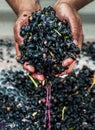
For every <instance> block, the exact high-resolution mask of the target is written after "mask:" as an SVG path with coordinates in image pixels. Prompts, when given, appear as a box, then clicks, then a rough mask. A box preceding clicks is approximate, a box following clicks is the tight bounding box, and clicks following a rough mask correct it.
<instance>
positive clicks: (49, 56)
mask: <svg viewBox="0 0 95 130" xmlns="http://www.w3.org/2000/svg"><path fill="white" fill-rule="evenodd" d="M20 35H21V36H22V37H23V38H24V44H23V45H20V46H19V49H20V52H21V57H20V58H19V59H18V62H20V63H22V64H24V63H25V62H26V61H27V62H28V63H29V65H31V66H34V67H35V72H39V73H43V74H44V75H45V77H48V78H50V77H52V76H54V75H55V74H58V73H59V74H60V73H61V72H63V71H65V70H66V69H68V67H63V66H62V61H63V60H65V59H66V58H69V57H71V58H73V59H76V57H77V55H79V53H80V49H79V48H78V47H77V46H76V45H75V44H74V43H73V37H72V34H71V29H70V25H69V23H68V22H67V21H66V20H62V21H61V20H60V19H59V18H58V17H56V12H55V11H54V9H53V8H52V7H50V6H49V7H47V8H44V9H43V10H41V11H38V12H33V13H32V14H31V16H30V17H29V18H28V25H26V26H22V27H21V32H20Z"/></svg>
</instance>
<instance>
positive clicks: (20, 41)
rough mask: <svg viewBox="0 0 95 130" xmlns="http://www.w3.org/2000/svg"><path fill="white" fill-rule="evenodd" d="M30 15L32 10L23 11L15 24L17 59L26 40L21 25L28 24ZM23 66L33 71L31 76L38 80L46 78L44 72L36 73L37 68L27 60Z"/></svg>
mask: <svg viewBox="0 0 95 130" xmlns="http://www.w3.org/2000/svg"><path fill="white" fill-rule="evenodd" d="M36 11H37V10H36ZM30 15H31V11H24V12H22V13H21V14H20V15H19V16H18V19H17V21H16V23H15V25H14V38H15V48H16V55H17V59H18V58H19V57H20V56H21V53H20V51H19V45H21V44H23V41H24V39H23V38H22V37H21V36H20V31H21V27H22V25H28V17H29V16H30ZM22 66H23V68H24V69H25V70H27V71H28V72H30V73H32V75H31V76H33V78H35V79H38V80H44V76H43V74H37V73H35V68H34V67H33V66H30V65H29V63H28V62H25V63H24V64H22Z"/></svg>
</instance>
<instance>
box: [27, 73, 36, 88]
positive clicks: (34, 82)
mask: <svg viewBox="0 0 95 130" xmlns="http://www.w3.org/2000/svg"><path fill="white" fill-rule="evenodd" d="M28 76H29V78H30V80H31V81H32V82H33V84H34V86H35V87H36V88H37V87H38V84H37V83H36V81H35V80H34V79H33V78H32V76H30V75H28Z"/></svg>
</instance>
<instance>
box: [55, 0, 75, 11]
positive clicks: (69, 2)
mask: <svg viewBox="0 0 95 130" xmlns="http://www.w3.org/2000/svg"><path fill="white" fill-rule="evenodd" d="M57 4H67V5H69V6H70V7H72V8H73V9H75V10H77V8H76V6H75V4H74V1H73V0H58V1H57Z"/></svg>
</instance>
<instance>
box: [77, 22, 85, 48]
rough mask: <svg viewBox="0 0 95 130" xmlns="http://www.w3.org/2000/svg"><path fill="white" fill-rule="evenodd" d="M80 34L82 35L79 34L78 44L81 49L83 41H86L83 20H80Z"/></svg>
mask: <svg viewBox="0 0 95 130" xmlns="http://www.w3.org/2000/svg"><path fill="white" fill-rule="evenodd" d="M79 32H80V34H79V38H78V43H79V44H78V46H79V48H80V49H81V48H82V43H83V40H84V36H83V30H82V22H81V20H79Z"/></svg>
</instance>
